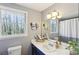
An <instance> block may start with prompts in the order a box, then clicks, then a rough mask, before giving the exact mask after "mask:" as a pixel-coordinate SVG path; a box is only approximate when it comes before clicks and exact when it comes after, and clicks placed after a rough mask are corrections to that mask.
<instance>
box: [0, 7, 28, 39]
mask: <svg viewBox="0 0 79 59" xmlns="http://www.w3.org/2000/svg"><path fill="white" fill-rule="evenodd" d="M0 9H6V10H11V11H14V12H19V13H25V14H26V15H25V19H26V25H25V26H26V28H25V33H23V34H12V35H1V36H0V40H1V39H2V38H10V37H11V38H12V37H21V36H27V35H28V12H27V11H23V10H19V9H14V8H10V7H5V6H0Z"/></svg>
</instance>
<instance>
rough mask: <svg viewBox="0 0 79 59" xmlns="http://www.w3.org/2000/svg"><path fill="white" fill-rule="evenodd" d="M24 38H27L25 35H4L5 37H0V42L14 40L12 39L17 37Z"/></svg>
mask: <svg viewBox="0 0 79 59" xmlns="http://www.w3.org/2000/svg"><path fill="white" fill-rule="evenodd" d="M23 36H25V37H26V36H27V35H25V34H16V35H6V36H5V35H4V36H0V40H3V39H10V38H11V39H12V38H16V37H23Z"/></svg>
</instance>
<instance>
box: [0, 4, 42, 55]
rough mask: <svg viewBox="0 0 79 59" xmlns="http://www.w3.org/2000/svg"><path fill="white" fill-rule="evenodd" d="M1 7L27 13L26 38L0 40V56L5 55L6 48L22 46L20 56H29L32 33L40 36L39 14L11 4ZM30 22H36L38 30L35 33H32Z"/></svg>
mask: <svg viewBox="0 0 79 59" xmlns="http://www.w3.org/2000/svg"><path fill="white" fill-rule="evenodd" d="M0 5H2V6H7V7H11V8H15V9H20V10H24V11H27V12H28V25H27V26H28V36H27V37H26V36H23V37H15V38H5V39H3V40H0V54H7V49H8V47H11V46H16V45H22V54H31V39H33V35H34V32H35V33H38V34H40V23H41V13H40V12H38V11H35V10H32V9H29V8H25V7H23V6H19V5H17V4H13V3H3V4H0ZM30 22H37V23H38V25H39V28H38V30H37V31H32V30H31V28H30Z"/></svg>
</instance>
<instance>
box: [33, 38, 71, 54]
mask: <svg viewBox="0 0 79 59" xmlns="http://www.w3.org/2000/svg"><path fill="white" fill-rule="evenodd" d="M67 47H68V44H67V43H63V42H61V46H60V47H59V48H56V47H55V40H50V41H49V40H45V41H44V42H36V40H32V54H33V55H69V54H70V51H69V50H68V49H67Z"/></svg>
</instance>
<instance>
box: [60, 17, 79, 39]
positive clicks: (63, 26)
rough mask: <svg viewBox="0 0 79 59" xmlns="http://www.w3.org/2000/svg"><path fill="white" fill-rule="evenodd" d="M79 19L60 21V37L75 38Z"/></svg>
mask: <svg viewBox="0 0 79 59" xmlns="http://www.w3.org/2000/svg"><path fill="white" fill-rule="evenodd" d="M78 19H79V18H74V19H69V20H64V21H60V36H64V37H72V38H77V36H78V32H79V31H78V28H79V25H78V24H79V21H78Z"/></svg>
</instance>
